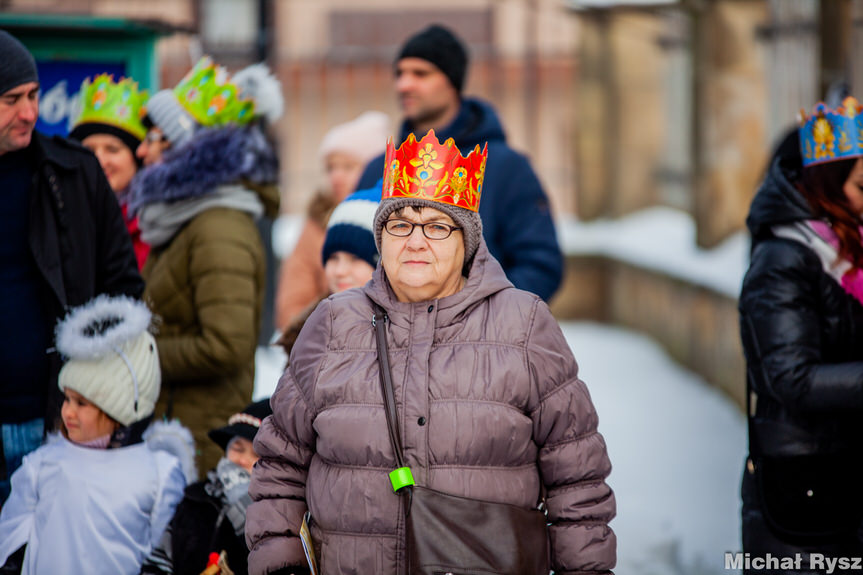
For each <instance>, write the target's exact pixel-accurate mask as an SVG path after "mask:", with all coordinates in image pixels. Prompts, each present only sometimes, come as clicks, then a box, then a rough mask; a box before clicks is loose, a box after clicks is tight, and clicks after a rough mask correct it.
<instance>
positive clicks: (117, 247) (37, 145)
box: [28, 132, 144, 416]
mask: <svg viewBox="0 0 863 575" xmlns="http://www.w3.org/2000/svg"><path fill="white" fill-rule="evenodd" d="M29 151H30V152H31V154H32V158H33V159H34V165H35V171H34V174H33V184H32V186H31V194H30V221H29V232H28V233H29V243H30V250H31V252H32V254H33V258H34V260H35V262H36V267H37V269H38V270H39V274H40V276H41V277H42V278H43V279H44V281H45V284H44V288H45V289H43V290H42V292H41V298H42V301H43V303H44V306H45V309H46V310H48V313H47V314H46V316H48V317H50V318H52V320H53V321H54V322H56V320H57V319H60V318H62V317H63V316H64V315H65V313H66V311H67V310H68V309H69V308H71V307H75V306H80V305H82V304H85V303H87V302H88V301H89V300H91V299H92V298H93V297H95V296H97V295H99V294H103V293H104V294H110V295H128V296H131V297H135V298H139V297H141V294H142V293H143V291H144V282H143V280H142V279H141V275H140V274H139V273H138V265H137V263H136V260H135V252H134V250H133V249H132V241H131V239H130V238H129V232H128V231H127V230H126V224H125V223H124V221H123V216H122V214H121V212H120V206H119V204H118V203H117V198H116V197H115V196H114V193H113V192H112V191H111V187H110V186H109V184H108V181H107V179H106V178H105V174H104V172H103V171H102V168H101V166H100V165H99V162H98V160H96V157H95V156H94V155H93V154H92V153H91V152H90V151H88V150H87V149H85V148H83V147H82V146H80V145H78V144H76V143H74V142H71V141H69V140H66V139H64V138H60V137H56V136H55V137H48V136H44V135H42V134H39V133H38V132H34V133H33V138H32V140H31V142H30V150H29ZM50 328H51V333H53V325H52V326H50ZM49 361H50V363H51V369H50V376H49V378H48V381H46V386H47V387H46V390H45V391H46V396H47V397H52V396H53V395H54V389H56V381H57V374H58V373H59V370H60V366H61V361H60V358H59V357H58V354H57V353H56V352H52V353H51V354H50V356H49ZM54 409H55V406H51V407H49V411H48V415H49V416H53V415H55V412H54Z"/></svg>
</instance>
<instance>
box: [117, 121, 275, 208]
mask: <svg viewBox="0 0 863 575" xmlns="http://www.w3.org/2000/svg"><path fill="white" fill-rule="evenodd" d="M278 173H279V170H278V159H277V158H276V154H275V152H274V151H273V149H272V146H270V143H269V142H268V141H267V139H266V137H265V136H264V134H263V132H262V131H261V130H260V128H258V127H257V126H251V127H233V126H232V127H228V128H219V129H202V130H201V131H200V132H198V134H196V136H195V139H194V140H192V141H191V142H189V143H188V144H187V145H185V146H182V147H181V148H179V149H177V150H168V152H166V153H165V156H164V158H163V160H162V161H161V162H159V163H158V164H154V165H152V166H148V167H146V168H144V169H142V170H141V171H139V172H138V173H137V174H136V175H135V178H134V180H132V184H131V188H130V191H129V210H130V211H131V212H132V213H134V212H136V211H137V210H138V209H139V208H141V207H142V206H145V205H148V204H152V203H155V202H175V201H178V200H184V199H188V198H195V197H201V196H205V195H207V194H209V193H211V192H212V191H213V190H214V189H215V188H216V187H217V186H220V185H224V184H235V183H239V182H240V181H246V182H249V183H250V184H252V185H265V184H273V183H275V182H276V181H277V179H278Z"/></svg>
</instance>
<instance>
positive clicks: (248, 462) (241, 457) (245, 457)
mask: <svg viewBox="0 0 863 575" xmlns="http://www.w3.org/2000/svg"><path fill="white" fill-rule="evenodd" d="M225 455H226V457H227V458H228V460H229V461H231V462H232V463H235V464H237V465H239V466H240V467H242V468H243V469H245V470H246V471H248V472H249V473H251V472H252V467H254V466H255V462H256V461H257V460H258V459H260V456H258V454H257V453H256V452H255V448H254V447H252V442H251V441H249V440H248V439H246V438H245V437H240V436H237V437H234V438H233V439H231V441H230V442H229V443H228V449H227V450H226V454H225Z"/></svg>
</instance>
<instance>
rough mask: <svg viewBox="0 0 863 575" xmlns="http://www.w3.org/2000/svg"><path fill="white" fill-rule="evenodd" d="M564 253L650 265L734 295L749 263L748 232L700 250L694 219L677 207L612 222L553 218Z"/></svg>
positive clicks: (660, 208) (657, 209) (675, 275)
mask: <svg viewBox="0 0 863 575" xmlns="http://www.w3.org/2000/svg"><path fill="white" fill-rule="evenodd" d="M556 226H557V235H558V241H559V242H560V245H561V249H563V251H564V253H566V254H568V255H576V254H583V255H599V256H606V257H610V258H614V259H618V260H621V261H625V262H628V263H631V264H634V265H637V266H640V267H646V268H649V269H654V270H657V271H660V272H664V273H667V274H669V275H671V276H673V277H677V278H680V279H682V280H685V281H690V282H693V283H695V284H697V285H701V286H704V287H707V288H710V289H713V290H715V291H717V292H719V293H722V294H726V295H729V296H731V297H734V298H736V297H737V296H738V295H739V294H740V286H741V284H742V283H743V274H744V273H746V268H747V267H748V266H749V235H748V234H747V233H746V232H738V233H736V234H734V235H732V236H731V237H729V238H727V239H726V240H725V241H724V242H722V243H721V244H720V245H719V246H717V247H715V248H713V249H710V250H705V249H702V248H699V247H698V246H697V245H696V243H695V223H694V222H693V220H692V217H691V216H690V215H689V214H687V213H685V212H682V211H680V210H675V209H672V208H665V207H653V208H647V209H644V210H641V211H639V212H635V213H633V214H630V215H628V216H625V217H623V218H619V219H616V220H603V219H600V220H594V221H591V222H580V221H578V220H576V219H574V218H561V219H559V220H558V221H557V222H556Z"/></svg>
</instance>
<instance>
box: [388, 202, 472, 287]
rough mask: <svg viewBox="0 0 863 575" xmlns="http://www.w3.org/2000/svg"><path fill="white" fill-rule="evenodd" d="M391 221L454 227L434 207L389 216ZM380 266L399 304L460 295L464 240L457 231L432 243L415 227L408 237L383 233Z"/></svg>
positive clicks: (407, 209)
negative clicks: (439, 224) (400, 302)
mask: <svg viewBox="0 0 863 575" xmlns="http://www.w3.org/2000/svg"><path fill="white" fill-rule="evenodd" d="M389 220H403V221H404V222H409V223H412V224H425V223H441V224H447V225H449V226H455V222H453V220H452V218H450V217H449V216H448V215H446V214H445V213H443V212H441V211H439V210H436V209H434V208H428V207H423V208H422V210H421V211H419V212H418V211H416V210H415V209H414V208H411V207H408V208H404V209H402V210H396V211H395V212H393V213H392V214H390V216H389V218H388V221H389ZM381 265H382V266H383V268H384V271H385V272H386V274H387V279H388V280H389V282H390V287H392V289H393V292H394V293H395V295H396V298H398V300H399V301H403V302H420V301H428V300H433V299H438V298H442V297H446V296H448V295H452V294H454V293H456V292H458V291H459V290H460V289H461V287H462V275H461V270H462V267H463V266H464V237H463V236H462V230H460V229H459V230H455V231H453V232H452V234H450V236H449V237H448V238H446V239H443V240H431V239H429V238H427V237H425V235H424V234H423V231H422V228H420V227H419V226H416V227H414V228H413V231H412V232H411V234H410V235H409V236H407V237H396V236H393V235H391V234H390V233H388V232H387V231H386V227H385V228H384V230H383V231H382V232H381Z"/></svg>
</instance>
